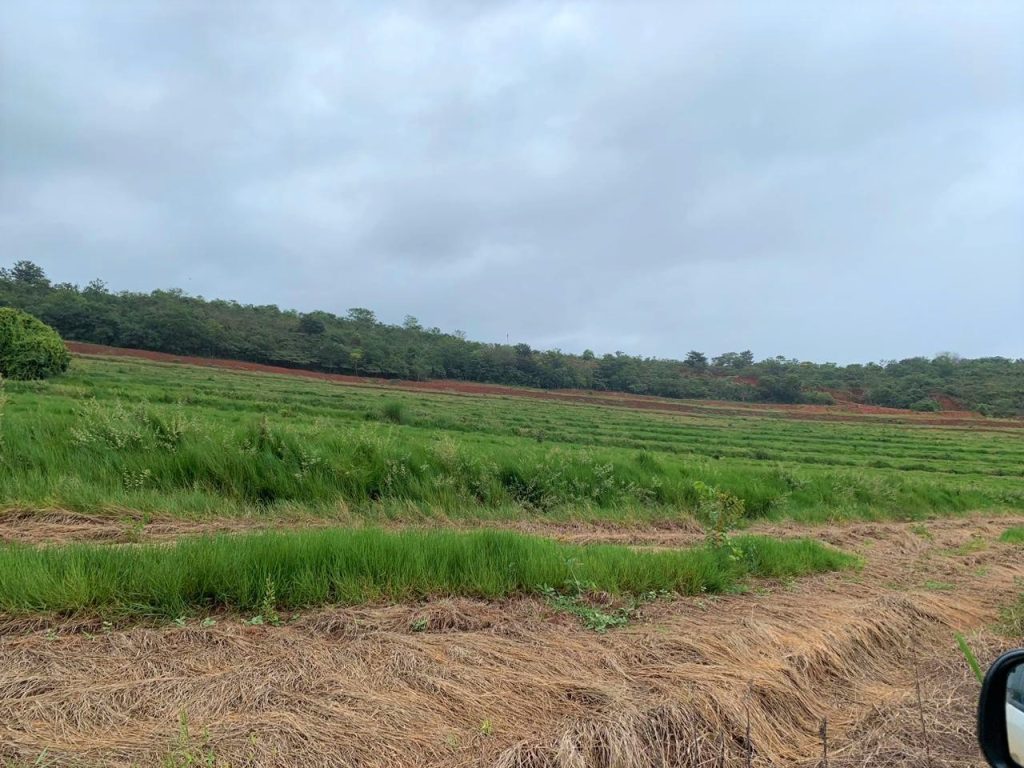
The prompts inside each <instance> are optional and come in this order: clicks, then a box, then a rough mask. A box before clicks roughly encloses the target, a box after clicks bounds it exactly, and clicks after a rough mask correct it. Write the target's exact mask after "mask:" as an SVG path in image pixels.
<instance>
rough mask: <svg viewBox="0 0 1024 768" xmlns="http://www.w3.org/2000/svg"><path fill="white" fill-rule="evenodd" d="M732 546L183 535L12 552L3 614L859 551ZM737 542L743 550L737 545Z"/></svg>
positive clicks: (708, 570) (663, 582) (755, 569)
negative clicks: (151, 541)
mask: <svg viewBox="0 0 1024 768" xmlns="http://www.w3.org/2000/svg"><path fill="white" fill-rule="evenodd" d="M732 544H733V546H732V547H729V548H708V547H699V548H695V549H689V550H678V551H658V552H642V551H635V550H632V549H629V548H627V547H619V546H572V545H567V544H560V543H557V542H554V541H551V540H547V539H542V538H536V537H530V536H523V535H519V534H514V533H509V532H502V531H481V532H472V533H457V532H452V531H415V530H413V531H405V532H385V531H381V530H377V529H362V530H346V529H322V530H307V531H292V532H275V533H260V534H247V535H238V536H223V535H222V536H216V537H201V538H194V539H183V540H180V541H178V542H176V543H174V544H171V545H166V546H165V545H140V546H131V545H128V546H109V545H90V544H74V545H63V546H53V547H41V548H36V547H28V546H18V545H14V546H7V547H4V548H2V549H0V613H5V614H9V615H20V614H26V613H32V612H38V611H46V612H49V611H54V612H59V613H63V614H73V613H82V612H86V613H96V612H102V613H105V614H117V615H126V616H156V617H177V616H180V615H182V614H186V613H189V612H194V611H197V610H210V609H214V608H221V607H223V608H228V609H235V610H241V611H246V610H254V609H265V608H266V607H267V604H268V601H269V603H270V604H272V606H273V607H275V608H282V609H295V608H304V607H309V606H316V605H323V604H327V603H348V604H352V603H364V602H367V601H378V600H388V601H400V600H416V599H420V598H426V597H433V596H440V595H462V596H472V597H480V598H492V599H493V598H500V597H507V596H510V595H521V594H532V593H540V592H541V591H542V590H543V588H544V587H545V586H553V587H556V588H558V587H561V586H563V585H565V584H566V583H568V582H569V581H570V580H571V581H572V583H578V582H586V583H588V584H593V586H594V587H595V588H596V589H599V590H603V591H607V592H610V593H613V594H639V593H644V592H650V591H655V590H668V591H672V592H679V593H682V594H696V593H700V592H722V591H724V590H727V589H729V588H730V587H732V586H734V585H735V584H736V582H737V581H738V580H739V579H742V578H745V577H748V576H759V577H774V578H788V577H794V576H800V575H803V574H806V573H814V572H820V571H828V570H836V569H840V568H845V567H849V566H851V565H853V564H855V562H856V560H855V558H853V557H851V556H849V555H846V554H844V553H842V552H839V551H837V550H833V549H829V548H827V547H824V546H822V545H821V544H819V543H817V542H814V541H810V540H783V541H780V540H773V539H768V538H763V537H740V538H737V539H734V540H733V542H732ZM737 552H738V553H739V554H738V555H737Z"/></svg>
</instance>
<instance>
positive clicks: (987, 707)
mask: <svg viewBox="0 0 1024 768" xmlns="http://www.w3.org/2000/svg"><path fill="white" fill-rule="evenodd" d="M1020 665H1024V648H1020V649H1018V650H1015V651H1009V652H1008V653H1004V654H1003V655H1002V656H1000V657H999V658H998V659H996V660H995V662H994V663H993V664H992V666H991V667H989V670H988V672H987V673H986V674H985V680H984V682H982V684H981V695H980V697H979V698H978V743H979V744H980V745H981V751H982V753H983V754H984V755H985V759H986V760H988V764H989V765H991V766H993V768H1024V765H1021V764H1020V763H1018V762H1016V761H1015V760H1014V759H1013V758H1012V757H1011V756H1010V746H1009V743H1008V740H1007V722H1006V684H1007V678H1008V677H1009V676H1010V673H1011V672H1013V671H1014V670H1015V669H1017V668H1018V667H1019V666H1020Z"/></svg>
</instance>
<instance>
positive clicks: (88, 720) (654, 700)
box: [0, 517, 1024, 768]
mask: <svg viewBox="0 0 1024 768" xmlns="http://www.w3.org/2000/svg"><path fill="white" fill-rule="evenodd" d="M1021 522H1022V521H1021V520H1020V519H1016V520H1014V519H1012V518H1002V517H979V518H975V519H970V520H940V521H931V522H928V523H927V524H926V528H927V533H925V532H924V531H923V530H922V529H921V528H918V527H915V526H911V525H909V524H900V523H878V524H876V523H857V524H851V525H848V526H841V527H830V528H820V529H817V528H811V529H808V528H800V529H796V528H794V527H792V526H781V527H779V528H777V529H775V530H774V532H776V533H781V534H786V533H792V532H796V531H797V530H799V531H800V532H804V533H812V534H814V535H817V536H819V537H820V538H823V539H825V540H828V541H831V542H833V543H836V544H838V545H840V546H843V547H845V548H848V549H851V550H853V551H857V552H859V553H860V554H862V555H863V556H864V557H865V559H866V563H867V564H866V566H865V568H864V570H863V571H862V572H861V573H842V574H830V575H826V576H820V577H813V578H809V579H806V580H801V581H798V582H796V583H795V584H793V585H788V586H787V585H778V584H776V585H774V586H771V587H770V588H768V589H766V588H765V586H766V585H762V587H760V588H758V589H756V590H754V591H753V592H751V593H749V594H746V595H738V596H728V597H717V598H712V597H706V598H703V599H685V600H676V601H672V602H658V603H654V604H651V605H649V606H648V607H646V608H645V609H644V614H643V616H642V617H641V619H640V621H638V622H637V623H636V624H635V625H633V626H630V627H628V628H626V629H623V630H617V631H612V632H610V633H608V634H607V635H597V634H594V633H591V632H588V631H586V630H583V629H581V628H580V627H579V626H578V625H576V624H575V623H574V622H573V621H572V620H571V619H568V618H566V617H564V616H561V615H554V614H552V613H551V612H550V609H549V608H547V606H546V605H545V604H544V603H542V602H540V601H536V600H532V599H522V600H514V601H510V602H507V603H504V604H486V603H478V602H473V601H466V600H457V601H437V602H433V603H429V604H425V605H418V606H391V607H377V608H363V609H328V610H323V611H318V612H314V613H310V614H307V615H303V616H301V617H298V619H297V620H295V621H294V622H292V623H290V624H289V625H288V626H285V627H280V628H274V627H251V626H247V625H245V624H244V623H243V622H241V621H240V620H237V619H231V618H227V617H222V618H220V620H219V621H218V623H217V624H216V625H215V626H212V627H209V628H200V627H198V626H195V625H193V626H189V627H186V628H176V627H171V628H144V627H135V628H127V629H124V630H114V631H106V632H105V631H103V628H102V627H101V626H99V625H98V624H97V623H92V624H91V625H82V624H78V625H73V624H71V623H68V622H64V623H61V622H52V623H49V624H45V623H44V624H39V625H38V626H37V627H35V628H33V627H29V626H25V625H22V624H18V623H10V622H9V623H8V624H7V625H6V627H4V629H3V630H2V631H3V634H2V636H0V745H2V746H0V763H2V759H3V758H8V759H11V760H19V761H27V762H29V763H31V761H32V760H33V759H35V757H36V756H37V755H39V754H40V753H41V752H42V751H43V750H44V749H45V750H46V754H47V759H48V760H49V761H51V762H49V763H47V764H58V765H69V764H70V765H73V764H85V765H130V764H135V765H151V764H154V763H159V761H160V759H161V758H162V757H163V756H165V755H166V754H167V753H168V752H169V751H170V750H173V749H174V748H175V745H176V743H177V742H176V738H177V737H176V735H175V734H176V733H177V731H178V720H179V717H180V714H181V713H182V712H183V711H184V712H187V714H188V718H189V722H190V723H191V724H192V733H193V735H194V736H196V738H194V739H193V741H192V746H193V748H195V749H199V748H201V747H202V745H203V743H204V740H203V738H202V737H201V736H199V735H200V734H202V732H203V730H204V729H208V731H209V745H208V747H209V749H212V750H213V751H215V752H216V754H217V755H218V756H219V758H220V759H221V760H223V761H226V764H230V765H260V766H271V765H274V766H277V765H309V766H313V765H359V766H411V765H431V766H470V765H495V764H497V765H501V766H517V765H518V766H566V768H568V767H569V766H572V767H573V768H584V767H586V766H613V765H615V766H627V767H631V768H632V767H635V768H640V766H647V765H665V766H667V765H683V766H697V765H701V766H705V765H706V766H709V767H710V766H713V765H717V764H718V762H717V761H718V758H719V757H720V755H721V754H722V753H723V751H724V752H725V754H726V763H725V764H726V765H742V764H744V746H743V734H744V731H745V728H746V723H747V716H748V715H747V713H748V712H749V721H750V732H751V737H752V743H753V747H754V759H753V764H754V765H758V766H768V765H779V766H781V765H795V766H813V765H817V764H818V758H819V754H820V748H821V747H820V737H819V736H818V730H819V727H820V722H821V718H823V717H827V718H828V733H829V744H830V765H832V766H853V765H858V766H861V765H863V766H868V765H872V766H879V765H881V766H889V765H893V766H895V765H899V766H920V765H924V756H925V750H926V748H927V749H928V750H929V751H930V753H931V755H932V765H934V766H968V765H970V766H980V765H981V762H980V760H979V759H978V758H977V753H976V750H975V748H974V745H973V736H972V728H973V724H972V722H971V709H972V706H973V701H972V697H973V696H974V695H975V693H976V683H973V681H972V680H971V679H970V677H969V673H968V671H967V670H966V666H965V665H964V664H963V662H962V661H961V660H959V659H958V657H957V653H956V651H955V646H954V643H953V632H954V631H957V630H966V631H971V630H978V629H979V628H981V627H983V626H985V625H987V624H989V623H990V622H992V621H993V620H994V619H995V617H996V615H997V612H998V608H999V606H1001V605H1003V604H1006V603H1007V602H1009V601H1010V600H1011V598H1012V597H1013V596H1014V595H1015V594H1019V593H1020V590H1021V587H1020V582H1019V580H1020V579H1022V578H1024V562H1022V560H1024V558H1022V557H1021V549H1020V548H1019V547H1018V548H1016V549H1014V548H1013V547H1011V546H1010V545H1006V544H1000V543H997V542H996V541H995V539H996V538H997V537H998V534H999V533H1000V532H1001V531H1003V530H1005V528H1006V527H1008V526H1009V525H1011V524H1020V523H1021ZM563 535H566V536H571V537H575V538H580V539H587V540H598V539H601V540H605V539H609V538H610V539H618V538H619V537H620V536H623V535H628V536H631V537H633V538H632V540H631V541H630V543H633V544H637V545H644V544H653V545H658V546H665V545H668V544H671V543H676V542H677V541H682V540H683V539H684V538H686V537H692V535H693V534H692V533H691V532H688V531H678V532H671V531H669V532H655V533H652V534H651V535H650V536H649V537H646V538H645V535H644V533H643V532H640V531H637V532H633V531H627V532H615V531H613V532H602V531H601V530H600V529H589V530H583V529H579V528H574V529H567V530H565V531H564V532H563ZM588 537H589V538H588ZM1015 581H1016V584H1015ZM419 619H422V620H424V622H425V625H426V631H423V632H414V631H412V627H413V626H414V622H415V621H416V620H419ZM973 637H974V641H975V642H976V643H977V644H978V645H979V646H980V647H981V649H982V651H983V655H985V656H987V657H991V655H992V654H994V653H995V652H996V651H998V650H999V649H1000V647H1001V646H1008V645H1010V644H1011V642H1012V641H1010V640H1007V639H1005V638H1003V639H998V638H995V637H994V636H992V635H989V634H987V633H985V632H982V633H981V634H976V635H974V636H973ZM915 664H916V665H917V666H918V667H919V668H920V670H921V679H922V688H923V694H924V698H925V717H926V725H927V739H925V738H924V737H922V735H921V731H920V721H919V712H918V710H917V708H916V697H915V695H914V673H913V669H914V666H915Z"/></svg>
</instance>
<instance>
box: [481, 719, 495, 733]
mask: <svg viewBox="0 0 1024 768" xmlns="http://www.w3.org/2000/svg"><path fill="white" fill-rule="evenodd" d="M493 734H494V723H492V722H491V720H490V719H489V718H488V719H485V720H484V721H483V722H482V723H480V735H481V736H491V735H493Z"/></svg>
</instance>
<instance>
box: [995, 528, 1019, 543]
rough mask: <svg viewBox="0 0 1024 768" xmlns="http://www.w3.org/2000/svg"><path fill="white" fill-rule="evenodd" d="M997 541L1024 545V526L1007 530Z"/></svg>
mask: <svg viewBox="0 0 1024 768" xmlns="http://www.w3.org/2000/svg"><path fill="white" fill-rule="evenodd" d="M999 540H1000V541H1004V542H1006V543H1008V544H1024V525H1018V526H1015V527H1013V528H1007V529H1006V530H1005V531H1003V535H1002V536H1000V537H999Z"/></svg>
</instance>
